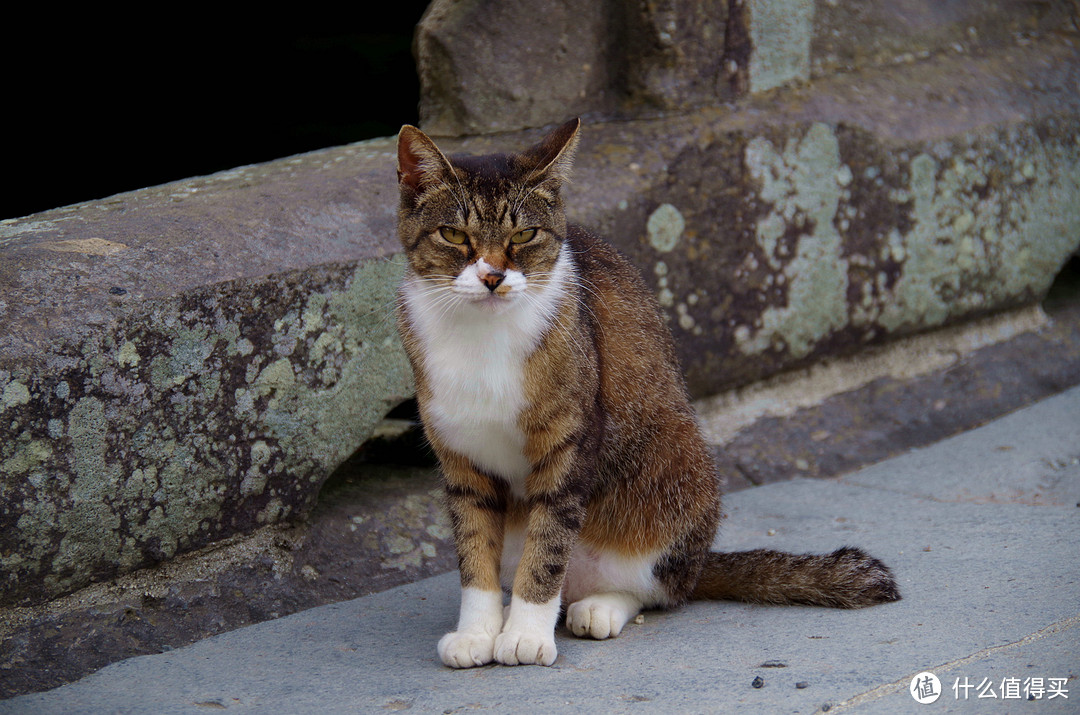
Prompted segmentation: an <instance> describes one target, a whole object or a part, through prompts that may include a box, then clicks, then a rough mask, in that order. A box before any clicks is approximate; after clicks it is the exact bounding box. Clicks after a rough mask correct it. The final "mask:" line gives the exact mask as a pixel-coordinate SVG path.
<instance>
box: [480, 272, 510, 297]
mask: <svg viewBox="0 0 1080 715" xmlns="http://www.w3.org/2000/svg"><path fill="white" fill-rule="evenodd" d="M504 278H506V274H505V273H503V272H502V271H490V272H488V273H485V274H484V275H483V276H482V277H481V278H480V280H481V281H483V283H484V285H486V286H487V289H488V290H489V291H491V292H492V293H494V292H495V289H496V288H498V287H499V286H500V285H502V282H503V279H504Z"/></svg>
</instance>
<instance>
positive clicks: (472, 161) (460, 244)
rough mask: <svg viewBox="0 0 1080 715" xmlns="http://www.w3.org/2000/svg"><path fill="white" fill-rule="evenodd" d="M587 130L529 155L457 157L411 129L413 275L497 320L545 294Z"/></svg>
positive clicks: (403, 166)
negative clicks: (566, 194)
mask: <svg viewBox="0 0 1080 715" xmlns="http://www.w3.org/2000/svg"><path fill="white" fill-rule="evenodd" d="M577 127H578V123H577V120H574V121H573V122H571V123H569V124H566V125H564V126H563V127H561V128H560V129H558V130H556V131H555V132H554V133H553V134H552V135H550V136H549V137H548V138H547V139H546V140H545V141H544V142H541V143H540V144H539V145H537V146H536V147H533V148H532V149H530V150H528V151H526V152H524V153H522V154H513V155H501V154H498V155H491V156H481V157H455V158H453V159H447V158H446V157H445V156H444V155H443V154H442V152H440V151H439V150H438V148H437V147H436V146H435V144H434V143H433V142H432V141H431V140H430V139H429V138H428V137H427V136H426V135H424V134H423V133H422V132H421V131H420V130H418V129H415V128H413V127H404V128H403V129H402V131H401V134H400V135H399V138H398V177H399V182H400V187H401V206H400V209H399V212H398V232H399V236H400V238H401V242H402V245H403V246H404V247H405V251H406V255H407V257H408V261H409V266H410V268H411V270H412V273H413V274H414V275H416V276H417V277H419V278H421V279H423V281H424V283H425V286H426V287H427V288H429V289H430V290H438V291H444V292H445V294H446V295H447V301H448V302H453V303H458V304H463V305H469V306H472V307H475V308H479V309H482V310H490V311H495V312H498V311H501V310H503V309H505V308H507V307H509V306H510V305H513V304H515V303H518V302H520V301H522V300H526V301H527V300H528V299H529V296H530V294H534V293H535V292H537V291H539V290H542V289H543V286H544V285H546V284H547V282H548V281H549V280H550V278H551V277H552V274H553V272H554V271H555V267H556V262H557V261H558V259H559V255H560V251H561V250H562V245H563V239H564V237H565V235H566V218H565V215H564V213H563V206H562V200H561V199H560V197H559V188H560V186H561V183H562V182H563V181H564V180H565V178H566V175H567V173H568V171H569V163H570V160H571V155H572V152H573V145H574V143H575V141H576V135H577Z"/></svg>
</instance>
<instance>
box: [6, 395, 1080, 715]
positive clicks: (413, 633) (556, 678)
mask: <svg viewBox="0 0 1080 715" xmlns="http://www.w3.org/2000/svg"><path fill="white" fill-rule="evenodd" d="M726 506H727V511H728V513H729V518H728V520H727V522H726V525H725V527H724V530H723V533H722V534H721V536H720V537H719V538H718V539H717V542H716V548H719V549H743V548H751V547H755V546H769V547H774V548H783V549H788V550H793V551H823V550H829V549H833V548H835V547H837V546H840V545H844V544H853V545H858V546H862V547H865V548H866V549H868V550H869V551H870V552H871V553H873V554H875V555H876V556H878V557H880V558H881V559H882V560H884V561H885V562H887V563H888V564H889V565H890V566H891V567H892V568H893V570H894V572H895V573H896V575H897V577H898V580H899V582H900V585H901V589H902V591H903V596H904V598H903V600H902V601H900V602H899V603H895V604H889V605H885V606H878V607H874V608H869V609H865V610H859V611H839V610H830V609H824V608H805V607H763V606H752V605H745V604H736V603H720V602H717V603H694V604H691V605H689V606H687V607H684V608H681V609H678V610H675V611H671V612H648V613H646V614H645V615H644V621H643V622H642V623H640V624H635V625H630V626H628V627H627V629H626V630H625V631H624V633H623V634H622V635H621V636H620V637H619V638H617V639H614V640H611V641H606V642H596V641H589V640H579V639H576V638H574V637H572V636H570V635H569V634H568V633H567V632H566V631H565V630H563V629H560V631H559V632H558V634H557V637H556V639H557V642H558V645H559V658H558V660H557V661H556V662H555V664H554V665H553V666H552V667H550V668H541V667H533V666H529V667H518V668H504V667H500V666H489V667H485V668H480V669H475V670H467V671H452V670H450V669H447V668H445V667H443V666H442V665H441V664H440V663H439V662H438V659H437V657H436V654H435V643H436V641H437V640H438V638H439V636H440V635H441V634H442V633H443V632H444V631H446V630H447V629H448V628H450V627H451V626H452V625H453V622H454V619H455V615H456V611H457V594H456V590H457V584H456V576H455V575H454V574H445V575H442V576H437V577H433V578H428V579H425V580H421V581H418V582H416V583H413V584H409V585H405V586H400V587H397V588H394V589H391V590H388V591H384V592H382V593H378V594H375V595H372V596H367V597H364V598H359V599H355V600H351V601H345V602H341V603H337V604H332V605H328V606H322V607H319V608H314V609H310V610H307V611H303V612H300V613H296V614H294V615H291V616H287V617H284V618H279V619H276V620H271V621H267V622H264V623H261V624H258V625H254V626H250V627H246V628H241V629H238V630H235V631H232V632H229V633H225V634H223V635H220V636H216V637H213V638H208V639H206V640H203V641H200V642H198V643H196V644H194V645H191V646H188V647H185V648H179V649H176V650H172V651H169V652H166V653H162V654H159V655H152V656H144V657H138V658H131V659H128V660H125V661H121V662H119V663H115V664H113V665H111V666H109V667H107V668H104V669H103V670H101V671H99V672H97V673H95V674H93V675H90V676H88V677H86V678H84V679H82V680H80V681H78V682H75V683H72V684H69V685H66V686H64V687H60V688H57V689H54V690H50V691H47V692H43V693H37V694H32V695H26V696H22V697H17V698H13V699H10V700H6V701H2V702H0V713H3V714H8V713H100V712H124V713H180V712H184V713H187V712H191V713H201V712H208V711H213V710H233V711H255V712H274V713H302V712H382V711H394V710H409V711H412V712H423V713H427V712H433V713H457V712H469V711H474V710H476V711H486V712H499V713H502V712H567V713H570V712H628V713H629V712H663V713H673V712H674V713H683V712H688V713H696V712H739V711H743V712H755V713H757V712H798V713H813V712H825V711H828V712H830V713H836V712H849V711H850V712H860V713H895V712H923V710H922V708H924V707H926V708H930V709H927V710H926V712H953V711H963V712H983V711H993V712H1018V711H1020V710H1021V709H1023V710H1024V712H1032V713H1051V712H1076V711H1077V704H1078V702H1080V682H1078V681H1077V674H1078V671H1080V656H1078V655H1077V653H1078V651H1077V648H1076V644H1077V643H1080V558H1078V556H1080V546H1078V544H1080V388H1072V389H1070V390H1068V391H1066V392H1064V393H1062V394H1060V395H1057V396H1055V397H1051V398H1049V399H1046V400H1043V401H1041V402H1039V403H1037V404H1035V405H1032V406H1029V407H1026V408H1024V409H1022V410H1019V411H1017V412H1015V413H1013V414H1011V415H1009V416H1007V417H1004V418H1001V419H998V420H996V421H994V422H992V423H990V424H988V425H985V426H983V427H980V428H978V429H974V430H971V431H968V432H965V433H963V434H961V435H958V436H955V437H951V438H949V439H946V440H944V441H941V442H938V443H936V444H934V445H932V446H930V447H927V448H923V449H917V450H913V451H910V452H908V453H906V454H903V455H901V456H898V457H894V458H892V459H888V460H886V461H883V462H880V463H878V464H876V465H873V466H870V467H867V468H864V469H861V470H858V471H855V472H852V473H849V474H847V475H844V476H841V477H838V478H832V479H796V480H793V481H788V482H784V483H777V484H768V485H765V486H761V487H755V488H750V489H745V490H742V491H739V492H737V493H735V494H732V495H730V497H729V498H728V499H727V504H726ZM923 671H929V672H931V673H933V674H934V675H935V676H937V678H938V679H939V681H940V685H939V688H938V689H939V690H940V691H941V695H940V697H939V699H938V700H937V702H936V703H934V704H933V705H928V706H924V705H920V704H918V703H917V702H916V701H915V700H914V699H913V697H912V696H911V695H910V694H909V692H908V687H909V684H910V683H911V681H912V678H913V677H914V676H916V675H917V674H919V673H921V672H923ZM1040 679H1041V681H1040ZM1040 682H1041V684H1042V688H1041V690H1040V689H1039V688H1038V687H1037V686H1038V684H1039V683H1040ZM755 684H756V685H760V687H755ZM965 685H968V686H971V687H970V688H965ZM965 693H966V696H967V697H966V699H965V697H964V696H965ZM991 694H992V695H993V696H994V697H993V698H991V697H990V696H991ZM980 695H982V697H980ZM1014 696H1015V697H1014ZM1066 696H1067V697H1066ZM1030 699H1033V701H1031V702H1028V700H1030Z"/></svg>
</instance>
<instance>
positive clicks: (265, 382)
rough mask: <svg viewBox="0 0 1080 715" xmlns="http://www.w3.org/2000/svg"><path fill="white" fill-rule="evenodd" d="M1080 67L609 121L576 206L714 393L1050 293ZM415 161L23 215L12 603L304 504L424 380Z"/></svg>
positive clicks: (587, 162)
mask: <svg viewBox="0 0 1080 715" xmlns="http://www.w3.org/2000/svg"><path fill="white" fill-rule="evenodd" d="M1078 83H1080V52H1078V51H1077V49H1076V48H1075V47H1074V46H1073V44H1072V43H1071V42H1070V40H1069V38H1068V37H1061V38H1057V39H1056V40H1053V39H1051V40H1047V41H1044V42H1042V43H1039V44H1038V45H1037V46H1036V45H1027V46H1012V47H1009V48H1005V49H1003V50H1002V51H1000V52H997V53H994V54H993V55H992V56H987V57H977V56H974V55H970V54H955V55H944V56H936V57H932V58H928V59H927V60H926V61H924V62H921V63H917V64H902V65H897V66H891V65H890V66H888V67H883V68H878V69H870V70H864V71H862V72H860V73H859V74H858V75H857V76H853V75H835V76H832V77H828V78H823V79H821V80H819V81H816V82H815V83H814V84H813V86H812V87H810V88H803V89H799V90H787V91H784V92H774V93H766V94H763V95H760V96H757V97H753V98H750V99H748V100H745V101H742V102H740V103H738V104H737V105H734V106H730V107H715V108H701V109H697V110H694V111H686V112H679V113H673V114H671V115H669V116H665V117H662V118H656V119H648V120H646V119H637V120H632V121H621V122H607V123H604V122H594V123H591V124H587V125H586V127H585V129H584V131H583V139H582V144H581V148H580V152H579V155H578V160H577V168H576V172H575V177H574V181H573V183H572V184H570V186H569V187H568V189H567V205H568V211H569V214H570V218H571V220H573V221H576V222H579V223H582V224H584V225H588V226H590V227H592V228H594V229H596V230H597V231H599V232H600V233H601V234H603V235H605V236H607V237H608V238H609V239H610V240H611V241H612V242H613V243H614V244H615V245H616V246H617V247H618V248H620V249H621V250H623V251H624V252H626V253H627V254H628V255H629V256H630V257H631V258H632V260H633V261H634V262H635V263H636V264H637V265H638V266H639V267H640V268H641V270H642V272H643V274H644V275H645V278H646V281H647V282H648V283H649V284H650V286H651V287H652V289H653V290H654V291H655V293H656V296H657V298H658V300H659V302H660V304H661V306H662V307H663V309H664V310H665V312H666V314H667V316H668V318H669V320H670V324H671V327H672V330H673V332H674V334H675V337H676V341H677V347H678V351H679V355H680V359H681V361H682V365H683V367H684V370H685V371H686V373H687V375H688V379H689V383H690V387H691V390H692V392H693V393H694V395H695V396H701V395H705V394H709V393H713V392H716V391H718V390H721V389H724V388H727V387H731V386H734V385H740V384H744V383H747V382H749V381H753V380H756V379H759V378H762V377H766V376H768V375H772V374H775V373H778V372H780V371H783V370H788V369H791V368H795V367H798V366H801V365H805V364H807V363H809V362H811V361H814V360H818V359H821V358H824V357H827V356H834V355H840V354H851V353H854V352H857V351H859V350H860V349H861V348H862V347H863V346H865V345H867V344H870V343H879V342H883V341H886V340H888V339H890V338H892V337H896V336H901V335H908V334H912V333H916V332H921V331H926V330H930V329H933V328H935V327H938V326H941V325H946V324H951V323H957V322H960V321H964V320H968V319H970V318H972V317H977V316H981V315H985V314H987V313H991V312H994V311H998V310H1002V309H1006V308H1010V307H1016V306H1020V305H1028V304H1031V303H1034V302H1036V301H1038V300H1039V299H1040V298H1041V297H1042V295H1043V294H1044V293H1045V291H1046V290H1047V288H1048V287H1049V286H1050V284H1051V282H1052V281H1053V279H1054V276H1055V275H1056V273H1057V272H1058V270H1059V268H1060V267H1061V265H1062V264H1063V263H1064V261H1065V260H1066V259H1067V258H1068V256H1070V255H1071V254H1072V253H1073V252H1074V251H1076V249H1077V246H1078V244H1080V93H1077V92H1076V88H1077V87H1078V86H1080V84H1078ZM928 87H930V88H931V89H930V90H928ZM540 136H541V132H540V131H539V130H529V131H523V132H519V133H516V134H511V135H502V136H497V137H496V136H490V135H488V136H478V137H471V138H468V139H461V140H448V141H445V142H443V144H444V145H445V148H446V149H447V150H448V151H451V152H453V151H457V150H463V151H468V152H471V153H486V152H492V151H507V150H516V149H520V148H523V147H525V146H528V145H529V144H530V143H532V142H534V141H536V140H537V139H538V138H539V137H540ZM394 156H395V152H394V140H393V139H392V138H386V139H380V140H373V141H371V142H366V143H362V144H358V145H354V146H349V147H343V148H339V149H331V150H326V151H322V152H316V153H314V154H309V155H305V156H301V157H296V158H292V159H287V160H281V161H278V162H273V163H270V164H265V165H260V166H254V167H244V168H241V169H237V170H235V171H232V172H226V173H224V174H219V175H215V176H212V177H206V178H199V179H192V180H188V181H184V182H178V183H175V184H170V185H166V186H162V187H155V188H150V189H145V190H143V191H138V192H133V193H130V194H124V195H121V196H117V197H113V198H110V199H106V200H103V201H97V202H91V203H89V204H85V205H81V206H75V207H68V208H63V209H57V210H55V211H50V212H46V213H43V214H38V215H35V216H30V217H26V218H23V219H18V220H13V221H5V222H2V223H0V325H2V326H3V329H2V330H0V605H12V604H26V603H32V602H38V601H42V600H45V599H48V598H51V597H53V596H56V595H58V594H61V593H65V592H69V591H71V590H74V589H77V588H79V587H81V586H83V585H86V584H88V583H90V582H91V581H93V580H95V579H104V578H108V577H110V576H112V575H114V574H117V573H121V572H124V571H130V570H132V569H136V568H139V567H141V566H145V565H149V564H153V563H155V562H158V561H161V560H164V559H168V558H170V557H172V556H174V555H175V554H177V553H180V552H183V551H188V550H191V549H194V548H197V547H200V546H203V545H206V544H210V543H213V542H215V541H218V540H220V539H223V538H227V537H229V536H232V535H236V534H242V533H246V532H248V531H250V530H252V529H254V528H256V527H257V526H259V525H263V524H270V523H274V522H276V521H279V520H282V519H288V518H294V517H296V516H298V515H300V514H302V513H304V511H305V510H306V509H307V508H308V507H309V505H310V504H311V503H312V501H313V500H314V499H315V496H316V494H317V492H318V488H319V486H320V485H321V484H322V482H323V481H324V480H325V478H326V477H327V476H328V475H329V474H330V472H331V471H332V470H333V469H334V468H335V467H336V466H338V465H339V464H340V463H341V462H342V461H343V460H344V459H345V458H346V457H348V456H349V455H350V454H351V453H352V452H353V451H354V450H355V449H356V448H357V447H358V446H359V445H360V444H361V443H362V442H363V441H364V440H365V439H366V438H367V436H368V435H369V434H370V432H371V429H372V427H373V425H374V424H375V423H376V422H377V421H378V420H379V418H380V417H381V416H382V415H384V414H385V413H386V412H387V411H388V410H389V409H390V408H391V407H392V406H393V405H395V404H396V403H398V402H399V401H400V400H402V399H404V398H405V397H406V396H407V395H408V394H409V393H410V391H411V384H410V375H409V371H408V366H407V362H406V360H405V358H404V354H403V352H402V350H401V348H400V346H399V345H398V342H397V339H396V336H395V330H394V324H393V317H392V308H393V302H394V288H395V285H396V283H397V280H398V277H399V275H400V272H401V270H402V267H403V260H402V256H401V255H400V248H399V246H398V243H397V240H396V236H395V230H394V215H395V208H396V203H397V190H396V186H395V185H394V164H395V158H394Z"/></svg>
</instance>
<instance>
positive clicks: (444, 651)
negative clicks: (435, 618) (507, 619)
mask: <svg viewBox="0 0 1080 715" xmlns="http://www.w3.org/2000/svg"><path fill="white" fill-rule="evenodd" d="M438 650H439V658H440V659H441V660H442V662H443V664H444V665H448V666H450V667H451V668H475V667H476V666H478V665H487V664H488V663H490V662H491V661H492V660H494V653H495V637H494V636H491V635H488V634H487V633H483V632H480V633H477V632H472V631H453V632H451V633H447V634H446V635H445V636H443V637H442V638H441V639H439V648H438Z"/></svg>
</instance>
